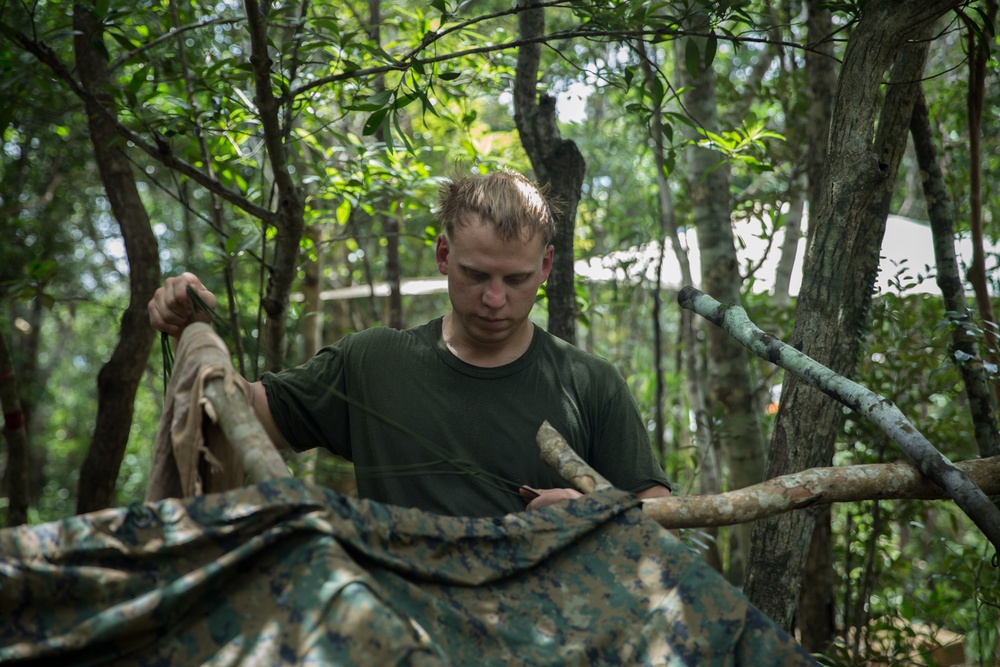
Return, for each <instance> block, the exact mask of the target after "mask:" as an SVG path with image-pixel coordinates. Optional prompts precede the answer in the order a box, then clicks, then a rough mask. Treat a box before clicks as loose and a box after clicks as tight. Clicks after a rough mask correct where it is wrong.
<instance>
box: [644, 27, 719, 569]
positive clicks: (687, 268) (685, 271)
mask: <svg viewBox="0 0 1000 667" xmlns="http://www.w3.org/2000/svg"><path fill="white" fill-rule="evenodd" d="M636 50H637V51H638V53H639V62H640V63H641V65H642V72H643V76H644V78H645V81H646V86H647V87H649V88H650V89H651V90H652V89H653V87H654V85H655V83H656V81H655V80H656V77H657V76H658V70H659V66H658V63H655V62H653V61H652V60H651V56H650V53H649V51H648V50H647V49H646V47H645V44H644V43H643V42H638V43H637V44H636ZM650 134H651V135H652V139H653V160H654V163H655V165H656V185H657V201H658V202H659V205H660V207H659V208H660V211H659V212H660V243H661V246H660V261H661V265H662V261H663V250H664V248H665V245H666V243H667V241H669V242H670V246H671V248H672V249H673V254H674V259H675V260H676V261H677V266H678V268H679V269H680V272H681V282H682V284H684V285H690V284H691V283H692V282H693V279H692V277H691V262H690V260H689V259H688V253H687V248H686V247H685V245H684V243H682V242H681V238H680V233H679V230H678V229H677V217H676V215H675V210H674V201H673V196H672V195H671V192H670V184H669V183H668V182H667V166H666V165H667V156H666V146H665V145H664V136H663V135H664V132H663V113H662V110H661V109H660V108H659V107H658V106H656V107H654V108H653V109H651V113H650ZM660 289H661V288H660V286H659V284H657V293H658V294H659V290H660ZM654 326H657V327H658V326H659V319H658V318H657V320H656V322H654ZM696 326H697V325H696V323H695V319H694V317H692V315H691V313H690V312H689V311H686V310H681V313H680V322H679V329H680V339H681V345H680V347H681V351H680V354H681V358H682V362H681V366H682V367H683V369H684V379H685V382H686V384H687V387H688V402H689V407H688V409H689V410H691V412H693V413H694V415H695V434H694V439H695V442H696V443H697V446H698V451H699V453H700V457H699V458H700V460H701V464H700V466H699V475H698V482H699V491H700V492H701V493H702V494H715V493H719V492H721V491H722V481H721V476H720V472H719V460H718V456H717V455H716V445H717V443H716V442H715V441H714V439H713V438H712V434H711V430H710V428H709V421H710V420H709V418H708V411H707V407H706V405H707V400H706V396H705V391H704V382H703V376H704V375H705V374H704V373H702V372H701V366H700V365H699V364H698V350H699V346H698V342H697V332H696ZM661 381H662V380H661ZM661 437H662V435H661ZM705 532H706V533H707V534H708V535H709V537H710V540H708V541H707V543H706V546H705V548H706V553H705V560H706V561H707V562H708V563H709V564H710V565H711V566H712V567H713V568H714V569H715V570H717V571H718V572H722V569H723V568H722V557H721V555H720V554H719V543H718V539H717V538H718V534H719V531H718V530H717V529H716V528H706V529H705Z"/></svg>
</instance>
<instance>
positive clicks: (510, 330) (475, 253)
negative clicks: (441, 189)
mask: <svg viewBox="0 0 1000 667" xmlns="http://www.w3.org/2000/svg"><path fill="white" fill-rule="evenodd" d="M436 255H437V264H438V270H439V271H440V272H441V273H442V274H444V275H446V276H448V296H449V297H450V299H451V307H452V311H453V314H454V319H455V324H456V325H457V326H458V331H457V333H459V334H460V335H462V336H464V337H466V338H467V340H468V342H470V343H474V344H477V345H488V346H502V345H503V344H504V343H506V342H508V341H510V340H512V339H513V338H514V337H515V336H517V335H518V334H520V333H523V332H524V330H525V329H524V328H525V327H526V326H527V321H528V314H529V313H530V312H531V308H532V306H534V303H535V295H536V293H537V291H538V286H539V285H541V284H542V283H543V282H545V280H546V278H548V277H549V271H551V270H552V246H543V242H542V238H541V236H540V235H537V234H536V235H535V237H534V238H532V239H531V240H530V241H528V242H527V243H525V242H523V241H521V240H519V239H515V240H513V241H510V242H506V243H505V242H504V241H502V240H500V238H499V237H498V236H497V233H496V231H495V230H494V228H493V226H492V225H490V224H488V223H483V222H482V221H481V220H480V219H479V217H478V216H475V215H472V216H470V218H469V219H468V220H467V221H466V224H465V225H463V226H462V227H460V228H458V229H456V230H455V232H454V233H453V234H452V237H451V238H450V239H449V238H446V237H445V236H444V235H443V234H442V235H441V236H439V237H438V241H437V253H436Z"/></svg>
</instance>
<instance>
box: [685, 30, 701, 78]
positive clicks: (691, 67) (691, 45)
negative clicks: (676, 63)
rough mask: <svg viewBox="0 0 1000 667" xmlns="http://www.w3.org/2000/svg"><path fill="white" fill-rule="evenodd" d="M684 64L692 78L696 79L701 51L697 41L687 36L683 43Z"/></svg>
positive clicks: (699, 66) (698, 72) (699, 70)
mask: <svg viewBox="0 0 1000 667" xmlns="http://www.w3.org/2000/svg"><path fill="white" fill-rule="evenodd" d="M684 65H685V67H687V71H688V74H689V75H690V76H691V78H692V79H697V78H698V75H699V74H700V73H701V53H700V52H699V51H698V42H697V41H695V40H694V39H692V38H691V37H688V38H687V40H686V42H685V44H684Z"/></svg>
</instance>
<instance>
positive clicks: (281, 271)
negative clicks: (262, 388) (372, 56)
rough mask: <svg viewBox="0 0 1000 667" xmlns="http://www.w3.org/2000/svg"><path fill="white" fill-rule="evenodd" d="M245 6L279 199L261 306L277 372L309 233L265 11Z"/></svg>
mask: <svg viewBox="0 0 1000 667" xmlns="http://www.w3.org/2000/svg"><path fill="white" fill-rule="evenodd" d="M244 6H245V8H246V14H247V28H248V30H249V32H250V47H251V55H250V63H251V65H252V66H253V80H254V101H255V102H256V104H257V110H258V115H259V118H260V123H261V129H262V132H263V139H264V146H265V147H266V149H267V158H268V161H269V164H270V166H271V175H272V178H273V179H274V187H275V190H276V194H277V216H276V223H275V231H276V234H275V238H274V259H273V263H272V265H271V270H270V272H269V273H268V280H267V292H266V294H265V296H264V299H263V303H262V306H263V308H264V312H265V313H267V325H266V329H265V331H266V338H265V353H264V356H265V359H266V361H265V367H266V369H267V370H271V371H275V370H279V369H280V368H281V367H282V366H283V365H284V362H283V360H284V358H285V334H286V326H287V322H286V317H287V315H288V301H289V295H290V294H291V291H292V286H293V285H294V284H295V281H296V278H297V276H296V274H297V272H298V260H299V242H300V241H301V240H302V233H303V230H304V229H305V222H304V214H305V202H304V199H303V195H302V192H301V191H300V189H299V187H298V184H297V183H296V182H295V181H294V179H293V178H292V175H291V172H290V170H289V168H288V166H289V157H288V151H287V149H286V141H287V132H289V131H290V129H291V123H288V124H286V126H285V127H284V128H283V127H282V125H281V122H280V120H279V109H278V101H277V99H276V98H275V96H274V89H273V87H272V82H271V67H272V65H273V64H274V62H273V61H272V60H271V56H270V53H269V50H268V49H269V47H268V16H267V8H266V7H261V6H260V5H259V4H258V2H257V0H244Z"/></svg>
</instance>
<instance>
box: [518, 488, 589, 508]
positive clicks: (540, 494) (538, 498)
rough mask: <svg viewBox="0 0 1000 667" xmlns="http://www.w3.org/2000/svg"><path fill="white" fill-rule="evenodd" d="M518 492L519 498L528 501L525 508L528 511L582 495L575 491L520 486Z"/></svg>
mask: <svg viewBox="0 0 1000 667" xmlns="http://www.w3.org/2000/svg"><path fill="white" fill-rule="evenodd" d="M520 491H521V497H522V498H524V499H525V500H527V501H529V502H528V506H527V507H526V508H525V509H529V510H537V509H541V508H542V507H548V506H549V505H555V504H556V503H561V502H563V501H564V500H572V499H573V498H579V497H580V496H582V495H583V494H582V493H580V492H579V491H577V490H576V489H533V488H531V487H530V486H522V487H521V489H520Z"/></svg>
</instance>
